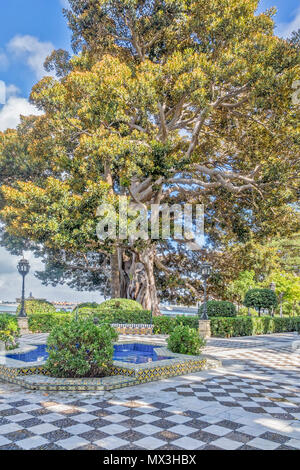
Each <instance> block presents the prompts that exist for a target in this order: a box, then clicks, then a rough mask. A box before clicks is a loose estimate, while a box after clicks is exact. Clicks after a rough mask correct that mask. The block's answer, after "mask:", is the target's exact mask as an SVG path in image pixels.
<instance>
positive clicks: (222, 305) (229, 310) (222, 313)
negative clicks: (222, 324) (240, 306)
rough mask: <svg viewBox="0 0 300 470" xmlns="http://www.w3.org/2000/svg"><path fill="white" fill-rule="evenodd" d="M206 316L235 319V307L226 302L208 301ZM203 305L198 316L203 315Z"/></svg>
mask: <svg viewBox="0 0 300 470" xmlns="http://www.w3.org/2000/svg"><path fill="white" fill-rule="evenodd" d="M206 305H207V315H208V316H209V317H210V318H211V317H236V315H237V311H236V307H235V305H234V304H233V303H232V302H228V301H227V300H209V301H208V302H207V304H206ZM203 309H204V305H203V304H202V305H201V306H200V308H199V315H201V314H202V313H203Z"/></svg>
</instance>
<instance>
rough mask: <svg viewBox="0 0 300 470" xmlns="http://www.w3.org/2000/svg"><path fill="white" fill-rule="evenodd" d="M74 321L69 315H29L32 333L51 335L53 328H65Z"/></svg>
mask: <svg viewBox="0 0 300 470" xmlns="http://www.w3.org/2000/svg"><path fill="white" fill-rule="evenodd" d="M71 320H72V315H70V314H69V313H39V314H32V315H29V318H28V324H29V329H30V331H31V332H32V333H49V332H50V331H52V330H53V328H56V327H60V326H64V325H66V324H67V323H69V322H70V321H71Z"/></svg>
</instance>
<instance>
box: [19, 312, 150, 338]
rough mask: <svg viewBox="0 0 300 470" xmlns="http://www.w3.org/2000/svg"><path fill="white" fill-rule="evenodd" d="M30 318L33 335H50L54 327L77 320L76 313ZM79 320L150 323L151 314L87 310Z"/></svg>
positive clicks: (31, 316)
mask: <svg viewBox="0 0 300 470" xmlns="http://www.w3.org/2000/svg"><path fill="white" fill-rule="evenodd" d="M28 318H29V329H30V330H31V331H32V332H33V333H49V332H50V331H51V330H52V329H53V328H54V327H56V326H62V325H65V324H66V323H68V322H70V321H71V320H72V319H74V318H76V313H72V314H70V313H59V312H55V313H49V314H47V313H42V314H32V315H29V316H28ZM77 318H78V319H79V320H81V319H84V320H89V319H93V318H98V320H99V323H150V322H151V313H150V312H149V311H148V310H141V311H126V310H121V311H120V310H118V311H116V312H110V311H105V312H100V311H98V310H90V309H88V310H85V311H84V312H82V311H81V312H79V313H78V315H77Z"/></svg>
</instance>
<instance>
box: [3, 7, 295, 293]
mask: <svg viewBox="0 0 300 470" xmlns="http://www.w3.org/2000/svg"><path fill="white" fill-rule="evenodd" d="M1 3H2V5H1V6H0V81H2V82H4V83H5V85H6V90H7V96H6V98H7V100H6V104H5V105H2V106H1V104H0V131H3V130H5V129H6V128H7V127H15V126H16V125H17V124H18V121H19V115H20V114H24V115H26V114H31V113H34V112H36V110H35V109H34V107H33V106H32V105H31V104H30V103H29V102H28V96H29V93H30V90H31V87H32V86H33V85H34V83H36V82H37V81H38V80H39V79H40V78H41V77H42V76H43V73H44V72H43V67H42V64H43V62H44V60H45V58H46V56H47V55H49V53H50V52H51V51H52V50H53V49H59V48H62V49H68V50H69V49H70V32H69V30H68V28H67V24H66V20H65V18H64V16H63V14H62V8H63V6H67V3H68V2H67V0H26V1H25V0H8V1H6V2H1ZM272 6H276V7H277V10H278V12H277V14H276V17H275V21H276V25H277V27H276V34H278V35H279V36H284V37H286V36H289V35H290V32H291V31H293V30H296V29H298V28H299V27H300V5H299V1H298V0H262V1H261V2H260V6H259V11H263V10H265V9H267V8H270V7H272ZM0 91H1V90H0ZM0 102H1V93H0ZM29 257H30V256H29ZM16 261H17V259H16V258H15V257H12V256H11V255H10V254H9V253H7V252H6V251H5V250H4V249H1V248H0V300H1V299H8V298H9V299H13V298H15V297H16V296H17V292H15V285H16V280H17V277H16V274H15V266H16ZM30 261H31V263H32V265H33V269H32V272H31V274H30V276H29V279H28V280H29V282H30V290H32V291H33V293H34V295H36V296H41V297H47V298H49V299H50V300H52V299H58V300H64V299H66V300H73V299H75V300H79V299H82V300H88V299H95V300H99V296H98V295H97V294H89V293H76V292H74V291H71V289H66V288H65V287H60V288H56V289H53V288H46V287H42V286H41V285H40V283H39V281H38V280H37V279H35V278H34V276H33V271H34V269H38V268H39V267H40V265H39V262H38V261H37V260H34V259H32V258H30ZM18 281H19V280H18Z"/></svg>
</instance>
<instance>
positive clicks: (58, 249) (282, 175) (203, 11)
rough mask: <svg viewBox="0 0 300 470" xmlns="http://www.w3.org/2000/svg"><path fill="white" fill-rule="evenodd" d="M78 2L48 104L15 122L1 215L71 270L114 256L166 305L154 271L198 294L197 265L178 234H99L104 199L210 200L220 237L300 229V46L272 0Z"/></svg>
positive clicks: (115, 276) (3, 151) (37, 92)
mask: <svg viewBox="0 0 300 470" xmlns="http://www.w3.org/2000/svg"><path fill="white" fill-rule="evenodd" d="M69 3H70V9H69V10H68V11H66V12H65V14H66V16H67V18H68V22H69V26H70V28H71V29H72V31H73V40H72V42H73V46H74V52H75V54H77V55H74V56H73V57H69V56H68V55H67V54H64V53H63V51H57V52H56V53H53V54H52V56H51V57H50V58H49V60H48V61H47V68H48V70H50V69H51V68H54V69H56V71H57V78H53V77H45V78H43V79H42V80H41V81H40V82H39V83H37V84H36V85H35V86H34V88H33V90H32V93H31V101H32V103H33V104H34V105H35V106H37V107H38V109H39V110H40V111H41V112H42V114H41V115H40V116H36V117H29V118H23V119H22V123H21V125H20V126H19V127H18V129H17V130H7V131H6V132H4V133H0V174H1V177H0V178H1V201H0V203H1V209H2V210H1V213H0V214H1V219H2V221H3V222H4V223H5V227H6V232H7V233H8V234H9V236H11V237H19V239H22V240H28V241H29V243H32V244H34V245H35V246H36V247H41V246H42V247H43V249H44V250H45V253H46V256H48V257H50V260H52V261H53V260H55V259H57V258H59V257H60V255H61V254H63V255H64V258H63V259H64V260H66V261H65V266H64V269H69V268H70V266H71V265H72V259H79V261H80V264H81V266H82V267H83V269H85V270H86V271H85V272H93V269H94V270H95V271H94V272H98V273H100V272H101V271H103V262H104V263H105V262H107V263H108V265H109V269H110V276H111V278H112V294H113V296H114V297H127V298H131V299H134V300H137V301H138V302H140V303H141V304H142V305H143V307H144V308H148V309H150V308H151V309H152V310H153V311H154V313H157V312H158V297H157V285H156V279H155V274H154V269H156V270H158V271H159V273H161V275H162V276H165V277H166V278H168V279H172V278H174V279H175V281H174V282H175V284H176V283H177V285H178V282H179V284H180V285H181V286H182V288H183V289H188V290H190V291H191V292H192V293H193V295H194V297H197V295H198V296H199V291H198V290H197V288H196V289H195V288H194V287H193V285H192V284H191V283H190V282H189V281H190V276H189V273H188V272H186V271H185V272H184V270H183V269H182V270H181V274H180V275H179V276H178V274H176V273H175V272H174V269H173V268H172V266H171V267H170V266H168V265H167V264H168V263H166V264H165V263H164V261H165V259H166V258H167V257H168V253H172V250H173V246H172V244H171V245H170V244H168V243H167V242H166V241H165V240H147V241H144V240H137V241H134V242H132V241H130V240H119V239H118V240H112V239H106V240H105V241H102V240H99V239H98V238H97V236H96V225H97V217H96V211H97V207H98V206H99V205H100V204H102V203H107V202H108V203H111V204H115V205H116V204H117V201H118V197H119V196H120V195H122V196H124V197H126V198H127V200H128V202H134V203H136V204H138V206H139V207H140V208H146V209H147V210H148V209H149V206H150V205H151V204H152V203H156V204H162V203H179V204H181V205H182V204H184V203H186V202H189V203H194V204H196V203H202V204H204V206H205V222H206V234H207V241H208V243H209V244H211V246H214V247H215V248H222V247H224V246H232V245H234V243H245V242H247V241H248V240H249V239H250V238H251V237H253V236H254V237H255V239H256V240H264V239H265V238H267V237H271V236H273V235H274V234H275V233H278V232H279V234H281V233H283V231H284V232H286V233H289V232H293V231H295V230H296V228H297V227H298V221H297V219H296V217H295V209H294V206H293V204H294V203H295V201H296V199H297V180H296V178H297V173H298V171H299V161H298V159H297V157H296V155H297V150H298V148H299V147H298V146H299V134H298V131H297V119H298V118H299V110H298V108H297V107H296V106H294V105H293V104H292V101H291V90H292V83H293V81H294V80H295V79H296V77H297V74H298V73H299V57H298V54H299V51H298V47H297V44H296V43H295V41H294V42H293V41H286V40H283V39H280V38H278V37H276V36H275V35H274V33H273V28H274V23H273V20H272V16H273V14H274V10H273V9H272V10H269V11H267V12H265V13H261V14H257V13H256V8H257V3H258V2H257V1H256V0H213V1H210V2H207V1H206V0H198V1H197V2H193V1H187V0H164V1H156V0H154V1H153V0H143V1H141V0H97V1H95V0H88V1H87V0H70V1H69ZM19 162H20V165H19ZM2 168H5V171H4V172H3V173H2ZM186 241H187V240H183V241H181V242H180V243H178V247H179V248H178V250H179V251H178V250H177V255H178V253H179V252H180V250H181V251H182V250H186ZM53 253H56V256H54V258H53ZM51 254H52V258H51ZM190 254H191V252H189V253H188V256H189V255H190ZM95 256H96V257H97V256H98V257H99V256H100V257H101V261H100V264H99V265H98V266H96V267H95V262H94V264H93V263H91V261H90V260H91V258H93V257H95ZM179 256H180V255H179ZM68 259H69V260H71V261H70V262H69V261H67V260H68ZM93 259H95V258H93ZM96 264H97V261H96ZM162 273H163V274H162ZM100 278H101V276H100Z"/></svg>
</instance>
